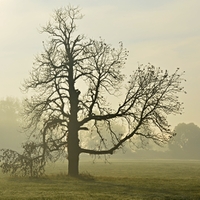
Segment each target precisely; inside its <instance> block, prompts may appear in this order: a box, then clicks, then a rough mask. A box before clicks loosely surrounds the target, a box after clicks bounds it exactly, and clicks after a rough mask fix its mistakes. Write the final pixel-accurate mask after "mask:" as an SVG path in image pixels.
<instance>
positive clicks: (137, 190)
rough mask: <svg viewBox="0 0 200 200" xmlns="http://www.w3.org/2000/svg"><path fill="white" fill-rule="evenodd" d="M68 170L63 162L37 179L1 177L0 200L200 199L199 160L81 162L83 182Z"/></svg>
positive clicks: (50, 167)
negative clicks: (68, 172)
mask: <svg viewBox="0 0 200 200" xmlns="http://www.w3.org/2000/svg"><path fill="white" fill-rule="evenodd" d="M65 171H66V163H63V164H56V165H54V166H49V167H48V169H47V176H45V177H43V178H38V179H36V178H34V179H30V178H17V177H8V176H5V175H2V174H0V175H1V176H0V199H32V200H33V199H39V200H42V199H43V200H45V199H56V200H61V199H69V200H73V199H76V200H79V199H80V200H81V199H83V200H90V199H99V200H100V199H102V200H106V199H109V200H110V199H111V200H112V199H113V200H116V199H120V200H122V199H123V200H126V199H133V200H134V199H148V200H159V199H166V200H171V199H172V200H173V199H174V200H188V199H189V200H190V199H191V200H193V199H194V200H195V199H197V200H198V199H200V161H177V160H176V161H171V160H168V161H167V160H165V161H164V160H161V161H152V160H150V161H132V162H130V161H124V162H116V161H111V163H110V164H108V163H107V164H104V163H103V162H99V161H98V162H96V163H94V164H93V163H92V162H81V164H80V171H81V172H82V173H83V176H82V178H80V179H75V178H70V177H67V176H66V175H65Z"/></svg>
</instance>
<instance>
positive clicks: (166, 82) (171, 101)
mask: <svg viewBox="0 0 200 200" xmlns="http://www.w3.org/2000/svg"><path fill="white" fill-rule="evenodd" d="M81 18H82V15H81V14H80V11H79V8H76V7H67V8H61V9H58V10H55V12H54V15H53V17H52V21H50V22H49V23H48V24H47V25H46V26H45V27H43V28H42V32H43V33H47V34H48V36H49V37H48V41H47V42H44V43H43V47H44V52H43V53H42V54H40V55H38V56H37V57H36V59H35V63H34V67H33V70H32V72H31V74H30V78H29V79H27V80H25V83H24V89H25V90H27V91H28V90H30V89H33V91H34V92H35V93H34V95H33V96H32V97H31V99H30V100H27V101H26V105H25V108H26V116H27V119H26V121H27V122H28V127H29V128H32V133H33V134H35V133H36V130H37V129H40V130H41V131H40V132H39V133H38V134H37V137H38V138H42V139H41V141H43V143H45V144H46V147H47V148H48V149H49V151H65V148H66V149H67V154H68V174H69V175H72V176H77V175H78V174H79V171H78V165H79V155H80V154H81V153H88V154H95V155H100V154H113V153H114V152H115V151H116V150H117V149H119V148H121V147H123V145H124V144H125V142H126V141H132V142H134V138H135V136H139V137H141V139H142V140H143V139H144V138H146V139H151V140H153V141H155V142H156V143H157V144H160V145H161V144H163V143H166V142H167V141H168V140H169V138H170V137H172V136H173V133H172V132H171V130H170V126H169V124H168V121H167V115H169V114H180V113H181V112H182V103H180V102H179V100H178V97H177V94H178V93H180V92H182V91H183V88H182V87H181V86H180V84H181V82H182V81H183V79H182V75H183V73H179V70H178V69H177V70H176V71H175V72H174V73H173V74H171V75H170V74H169V73H168V71H163V70H161V69H160V68H156V67H154V66H153V65H151V64H147V65H145V66H143V65H139V66H138V68H137V69H136V70H135V71H133V73H132V74H131V75H130V77H125V75H124V74H123V73H122V69H123V67H124V65H125V61H126V59H127V56H128V51H127V50H126V49H124V47H123V44H122V43H121V42H120V43H119V47H118V48H117V49H115V48H112V47H111V45H109V44H107V43H105V41H104V40H102V39H99V41H96V40H92V39H87V38H86V37H85V36H84V35H79V34H77V32H76V31H77V26H76V23H75V22H76V20H78V19H81ZM116 123H117V124H121V125H122V126H124V127H126V128H125V129H124V130H125V131H124V132H121V133H117V132H116V131H115V130H114V129H113V125H114V124H116ZM102 127H103V128H102ZM102 130H103V131H102ZM88 132H89V133H90V136H91V140H92V135H93V134H97V136H98V139H99V140H98V141H99V143H98V145H96V146H94V148H89V149H88V148H86V147H83V145H82V144H83V141H82V140H84V139H88V135H89V134H88ZM80 138H81V142H80Z"/></svg>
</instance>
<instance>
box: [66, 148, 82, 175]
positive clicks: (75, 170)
mask: <svg viewBox="0 0 200 200" xmlns="http://www.w3.org/2000/svg"><path fill="white" fill-rule="evenodd" d="M68 175H69V176H73V177H76V176H78V175H79V152H78V150H77V149H76V150H75V149H74V148H68Z"/></svg>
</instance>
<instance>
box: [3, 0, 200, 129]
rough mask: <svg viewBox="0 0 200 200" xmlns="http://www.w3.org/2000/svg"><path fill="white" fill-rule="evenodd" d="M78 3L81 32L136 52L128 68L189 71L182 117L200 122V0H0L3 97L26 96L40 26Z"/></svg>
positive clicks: (41, 37) (37, 50) (178, 119)
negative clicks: (25, 85) (150, 66)
mask: <svg viewBox="0 0 200 200" xmlns="http://www.w3.org/2000/svg"><path fill="white" fill-rule="evenodd" d="M69 4H71V5H78V6H80V8H81V9H82V13H83V14H84V18H83V19H82V20H81V21H80V22H79V33H80V34H81V33H83V34H85V35H86V36H88V37H90V38H93V39H98V38H99V37H100V36H101V37H102V38H103V39H105V40H106V42H107V43H110V44H112V45H113V46H117V45H118V42H119V41H122V42H123V43H124V46H125V47H126V48H127V49H128V50H129V51H130V54H129V58H128V62H127V72H131V71H132V70H134V69H136V67H137V66H138V63H141V64H147V63H148V62H150V63H151V64H153V65H154V66H157V67H161V68H163V69H164V70H165V69H168V70H169V71H170V72H171V73H172V72H174V71H175V69H176V68H177V67H179V68H180V69H181V70H182V71H186V75H185V78H186V79H187V82H186V83H185V84H184V86H185V89H186V91H187V95H181V101H183V102H184V104H185V110H184V114H183V115H182V116H176V117H170V118H169V120H170V123H171V124H172V125H173V126H174V125H177V124H178V123H180V122H185V123H189V122H194V123H195V124H197V125H200V117H199V113H200V105H199V103H200V56H199V54H200V23H199V19H200V12H199V9H200V1H199V0H189V1H188V0H162V1H161V0H123V1H122V0H101V1H99V0H73V1H72V0H71V1H68V0H56V1H55V0H48V1H47V0H0V30H1V31H0V61H1V65H0V80H1V82H0V83H1V84H0V98H4V97H6V96H12V97H21V96H22V94H21V92H20V90H19V87H20V85H21V83H22V82H23V80H24V79H25V78H27V77H28V74H29V71H30V70H31V68H32V63H33V62H34V56H35V55H36V54H38V53H40V52H41V51H42V41H43V40H45V39H47V37H46V35H41V34H39V32H38V30H39V29H40V27H41V26H42V25H45V23H46V22H47V21H48V20H49V19H50V15H51V14H52V11H53V10H54V9H56V8H60V7H61V6H67V5H69Z"/></svg>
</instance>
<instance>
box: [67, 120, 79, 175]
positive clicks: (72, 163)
mask: <svg viewBox="0 0 200 200" xmlns="http://www.w3.org/2000/svg"><path fill="white" fill-rule="evenodd" d="M67 150H68V175H70V176H78V175H79V154H80V147H79V139H78V130H77V126H76V123H70V124H69V133H68V138H67Z"/></svg>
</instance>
